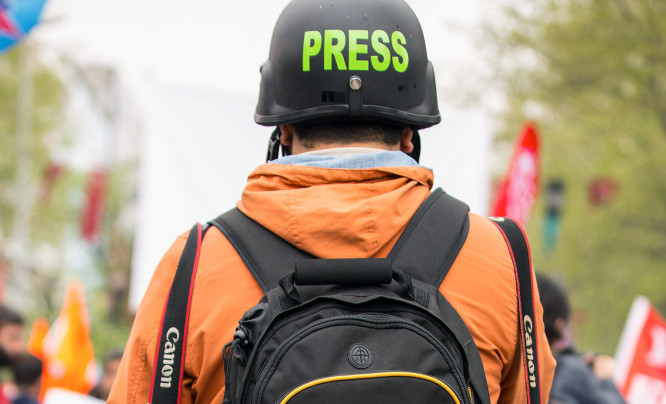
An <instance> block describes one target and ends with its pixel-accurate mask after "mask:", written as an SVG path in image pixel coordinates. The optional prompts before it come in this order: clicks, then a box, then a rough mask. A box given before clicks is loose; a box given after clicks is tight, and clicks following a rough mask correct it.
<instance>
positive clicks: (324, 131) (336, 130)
mask: <svg viewBox="0 0 666 404" xmlns="http://www.w3.org/2000/svg"><path fill="white" fill-rule="evenodd" d="M293 126H294V130H295V132H296V136H298V138H299V139H300V140H301V141H302V142H303V145H304V146H305V147H307V148H312V147H314V146H315V145H316V144H320V143H324V144H326V143H342V144H350V143H355V142H359V141H361V142H373V143H381V144H385V145H387V146H395V145H397V144H399V143H400V138H401V137H402V132H403V128H402V127H400V126H396V125H390V124H384V123H376V122H370V123H368V122H335V123H318V124H296V125H293Z"/></svg>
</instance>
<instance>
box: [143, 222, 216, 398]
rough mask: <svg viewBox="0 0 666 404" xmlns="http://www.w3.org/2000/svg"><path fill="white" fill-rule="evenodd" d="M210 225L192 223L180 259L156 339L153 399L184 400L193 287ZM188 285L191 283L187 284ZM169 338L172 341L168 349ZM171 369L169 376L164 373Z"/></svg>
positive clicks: (151, 396) (151, 394)
mask: <svg viewBox="0 0 666 404" xmlns="http://www.w3.org/2000/svg"><path fill="white" fill-rule="evenodd" d="M207 229H208V226H201V224H199V223H197V224H195V225H194V226H193V227H192V230H190V234H189V236H188V237H187V241H186V242H185V248H184V249H183V253H182V254H181V256H180V261H178V267H177V269H176V274H175V275H174V278H173V282H172V284H171V290H170V291H169V295H168V297H167V301H166V304H165V306H164V313H163V314H162V324H161V325H160V332H159V339H158V340H157V341H156V343H155V345H156V348H155V361H154V363H153V384H152V387H151V393H150V403H160V404H162V403H165V404H178V403H180V393H181V386H182V385H183V382H182V380H183V369H184V368H185V349H184V346H185V341H186V340H187V328H188V327H187V326H188V323H189V317H190V316H189V312H190V304H191V303H192V291H193V289H194V279H195V277H196V273H197V267H198V264H199V253H200V252H201V242H202V241H203V236H204V234H205V232H206V230H207ZM184 285H187V287H183V286H184ZM181 336H182V337H181ZM167 342H169V343H170V344H169V348H170V349H169V350H168V351H167V344H166V343H167ZM165 369H166V370H167V372H165ZM167 373H168V374H169V376H168V377H163V375H164V374H167Z"/></svg>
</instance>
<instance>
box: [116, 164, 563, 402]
mask: <svg viewBox="0 0 666 404" xmlns="http://www.w3.org/2000/svg"><path fill="white" fill-rule="evenodd" d="M432 182H433V174H432V172H431V171H430V170H428V169H426V168H422V167H382V168H374V169H326V168H315V167H304V166H294V165H281V164H265V165H261V166H259V167H258V168H257V169H256V170H255V171H254V172H253V173H252V174H251V175H250V177H249V179H248V184H247V186H246V188H245V190H244V192H243V195H242V199H241V201H240V202H239V203H238V207H239V209H241V210H242V211H243V212H244V213H245V214H247V215H248V216H250V217H251V218H252V219H254V220H255V221H257V222H259V223H260V224H262V225H263V226H264V227H266V228H268V229H269V230H271V231H272V232H274V233H276V234H278V235H280V236H281V237H282V238H284V239H285V240H287V241H288V242H290V243H291V244H293V245H295V246H296V247H298V248H300V249H301V250H304V251H306V252H308V253H310V254H313V255H315V256H318V257H321V258H341V257H344V258H365V257H385V256H386V255H388V253H389V251H390V250H391V247H392V246H393V244H394V243H395V242H396V241H397V239H398V237H399V236H400V234H401V232H402V231H403V230H404V228H405V226H406V224H407V222H408V221H409V219H410V218H411V216H412V215H413V213H414V212H415V211H416V209H417V208H418V206H419V205H420V204H421V202H422V201H423V200H424V199H425V198H426V197H427V196H428V194H429V192H430V188H431V187H432ZM186 237H187V234H183V235H181V236H180V237H179V238H178V239H177V240H176V242H175V243H174V244H173V246H172V247H171V248H170V249H169V251H167V253H166V255H164V257H163V258H162V261H161V262H160V263H159V265H158V267H157V269H156V270H155V273H154V275H153V278H152V280H151V282H150V285H149V287H148V290H147V291H146V294H145V296H144V298H143V301H142V302H141V305H140V307H139V310H138V313H137V317H136V320H135V321H134V326H133V327H132V331H131V334H130V337H129V341H128V343H127V346H126V348H125V355H124V357H123V359H122V363H121V366H120V370H119V372H118V376H117V378H116V381H115V384H114V387H113V389H112V391H111V396H110V398H109V401H108V402H109V403H137V404H145V403H147V402H148V399H149V397H150V387H151V379H152V373H153V359H154V356H155V340H156V338H158V333H159V327H160V321H161V317H162V310H163V308H164V303H165V299H166V296H167V294H168V291H169V289H170V287H171V281H172V279H173V276H174V273H175V270H176V266H177V264H178V260H179V258H180V254H181V252H182V250H183V247H184V244H185V240H186ZM183 287H186V285H183ZM535 290H536V287H535ZM441 291H442V293H443V294H444V296H446V298H447V299H448V300H449V301H450V302H451V304H452V305H453V306H454V307H455V308H456V309H457V310H458V312H459V313H460V315H461V317H462V318H463V320H464V321H465V323H466V324H467V326H468V328H469V330H470V332H471V334H472V336H473V337H474V340H475V341H476V344H477V346H478V348H479V351H480V353H481V358H482V360H483V364H484V368H485V371H486V376H487V380H488V385H489V389H490V397H491V399H492V402H493V403H516V404H517V403H525V402H526V397H525V377H524V374H523V367H522V360H521V350H520V345H519V335H520V329H519V324H518V314H517V298H516V286H515V277H514V270H513V264H512V261H511V256H510V254H509V251H508V249H507V246H506V244H505V241H504V238H503V237H502V235H501V234H500V232H499V230H497V228H496V227H495V226H494V225H493V224H492V223H491V222H490V221H489V220H487V219H485V218H482V217H480V216H478V215H475V214H470V229H469V235H468V238H467V240H466V242H465V244H464V246H463V248H462V250H461V251H460V254H459V256H458V258H457V260H456V261H455V263H454V265H453V267H452V268H451V270H450V272H449V274H448V275H447V277H446V279H445V280H444V283H443V284H442V286H441ZM262 296H263V293H262V291H261V288H260V287H259V285H258V284H257V283H256V281H255V280H254V278H253V277H252V275H251V274H250V272H249V271H248V270H247V268H246V267H245V265H244V264H243V261H242V260H241V258H240V257H239V256H238V254H237V253H236V252H235V250H234V249H233V248H232V247H231V244H230V243H229V242H228V241H227V240H226V239H225V237H224V236H223V235H222V234H221V233H220V232H219V231H218V230H217V229H215V228H211V229H210V230H209V231H208V232H207V233H206V236H205V238H204V241H203V245H202V252H201V255H200V258H199V267H198V272H197V277H196V281H195V285H194V293H193V298H192V306H191V312H190V320H189V321H190V322H189V329H188V339H187V342H186V359H185V380H184V386H183V389H182V403H183V404H189V403H195V402H196V403H220V402H222V399H223V395H224V369H223V365H222V347H223V346H224V344H225V343H227V342H229V341H230V340H231V339H232V336H233V333H234V330H235V328H236V326H237V325H238V320H239V319H240V318H241V316H242V315H243V314H244V313H245V311H247V310H248V309H249V308H251V307H252V306H254V305H255V304H256V303H257V302H258V301H259V299H260V298H261V297H262ZM537 301H538V299H537ZM542 314H543V310H542V308H541V305H538V306H537V307H536V317H537V319H538V320H537V327H538V329H539V330H540V333H541V337H542V339H541V341H542V343H540V344H539V349H540V352H539V357H540V375H541V378H542V388H543V390H542V394H543V397H544V401H543V402H544V403H545V402H547V400H546V398H547V397H548V392H549V390H550V384H551V379H552V376H553V373H554V369H555V361H554V359H553V357H552V355H551V353H550V350H549V348H548V344H547V343H546V338H545V335H544V334H543V329H544V328H543V322H542V320H541V317H542Z"/></svg>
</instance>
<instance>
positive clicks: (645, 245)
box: [491, 0, 666, 353]
mask: <svg viewBox="0 0 666 404" xmlns="http://www.w3.org/2000/svg"><path fill="white" fill-rule="evenodd" d="M505 17H506V18H507V19H508V21H509V24H505V25H504V27H495V28H493V31H492V32H491V34H492V35H491V39H492V43H493V44H494V45H495V47H494V53H493V55H494V56H493V61H494V65H496V66H499V67H500V71H499V73H498V75H497V77H498V78H499V79H500V81H501V82H502V83H503V87H504V90H505V92H506V96H507V108H506V109H505V111H504V112H503V113H502V118H501V119H502V122H503V124H504V128H503V130H502V133H501V135H500V137H499V139H500V141H504V142H506V141H510V140H509V139H513V138H514V137H515V134H516V133H517V131H518V129H519V127H520V125H521V124H522V122H523V121H524V120H525V119H532V120H535V121H536V122H537V124H538V126H539V128H540V131H541V134H542V147H543V148H542V151H543V158H542V179H543V180H544V182H545V181H547V180H549V179H554V178H557V179H562V180H563V181H564V184H565V187H566V199H565V200H566V205H565V207H564V213H563V218H562V225H561V233H560V237H559V244H558V246H557V248H556V250H555V251H553V252H552V253H550V254H548V253H546V252H545V251H543V245H542V240H543V227H544V212H545V207H544V203H545V201H544V200H543V199H544V198H541V200H540V201H539V203H538V205H537V207H536V209H535V211H534V214H533V219H532V221H531V223H530V224H529V226H528V232H529V234H530V238H531V242H532V251H533V255H534V262H535V266H536V268H537V270H540V271H543V272H546V273H550V274H555V275H557V276H558V277H559V278H561V279H562V280H563V282H564V284H565V286H566V287H567V289H568V290H569V291H570V296H571V299H572V303H573V306H574V309H575V316H574V323H575V324H574V327H575V329H576V334H577V339H578V343H579V345H580V346H581V347H583V348H587V349H595V350H600V351H603V352H606V353H613V352H614V350H615V347H616V345H617V342H618V339H619V336H620V332H621V329H622V326H623V324H624V321H625V319H626V315H627V313H628V310H629V307H630V304H631V302H632V300H633V298H634V297H635V296H636V295H638V294H641V295H645V296H647V297H648V298H649V299H650V300H651V301H652V302H653V304H655V305H656V306H657V308H658V309H659V310H660V311H661V313H662V314H666V288H665V287H664V285H666V271H664V270H663V269H664V263H665V262H666V248H664V246H666V183H665V182H664V174H665V173H666V2H663V1H661V0H632V1H628V0H585V1H574V0H540V1H537V2H530V3H529V4H528V3H527V2H514V3H513V5H512V7H510V8H508V9H507V11H506V14H505ZM505 22H506V21H505ZM505 27H509V28H508V29H507V28H505ZM600 177H607V178H612V179H613V180H614V181H615V182H616V183H617V184H618V186H619V188H618V193H617V195H616V197H615V198H614V199H613V200H612V201H610V202H609V203H607V204H604V205H601V206H593V204H591V203H590V202H589V200H588V189H587V188H588V186H589V184H590V182H591V181H592V180H594V179H595V178H600ZM542 196H543V195H542Z"/></svg>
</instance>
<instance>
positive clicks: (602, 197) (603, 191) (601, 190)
mask: <svg viewBox="0 0 666 404" xmlns="http://www.w3.org/2000/svg"><path fill="white" fill-rule="evenodd" d="M617 190H618V185H617V182H616V181H615V180H613V179H612V178H595V179H594V180H592V181H591V182H590V183H589V185H588V187H587V193H588V199H589V200H590V203H591V204H592V205H594V206H600V205H605V204H607V203H609V202H611V201H612V200H613V199H614V198H615V194H616V193H617Z"/></svg>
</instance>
